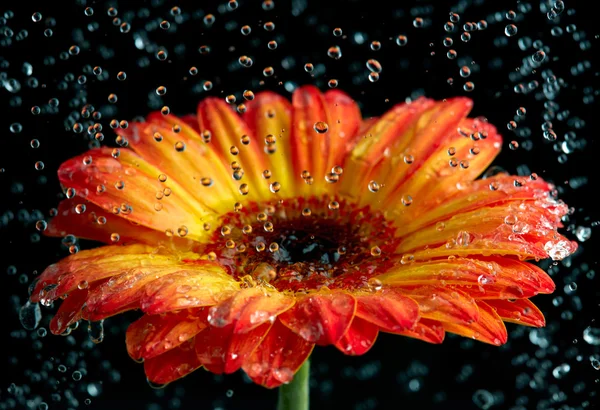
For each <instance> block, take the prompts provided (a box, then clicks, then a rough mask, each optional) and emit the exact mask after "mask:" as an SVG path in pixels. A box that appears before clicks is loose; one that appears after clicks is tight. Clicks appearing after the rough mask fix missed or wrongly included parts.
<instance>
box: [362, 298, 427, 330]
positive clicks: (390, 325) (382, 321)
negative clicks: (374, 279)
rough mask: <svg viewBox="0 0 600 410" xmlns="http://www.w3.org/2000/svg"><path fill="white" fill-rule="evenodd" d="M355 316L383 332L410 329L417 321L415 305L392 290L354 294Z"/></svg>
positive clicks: (417, 309)
mask: <svg viewBox="0 0 600 410" xmlns="http://www.w3.org/2000/svg"><path fill="white" fill-rule="evenodd" d="M354 297H355V298H356V303H357V306H356V316H358V317H360V318H362V319H364V320H366V321H367V322H370V323H373V324H374V325H376V326H378V327H380V328H381V330H383V331H385V332H398V331H401V330H405V329H412V328H413V327H414V325H415V323H416V322H417V321H418V320H419V306H418V305H417V303H416V302H415V301H414V300H412V299H410V298H408V297H406V296H404V295H402V294H400V293H398V292H396V291H395V290H393V289H383V290H382V291H377V292H375V293H355V294H354Z"/></svg>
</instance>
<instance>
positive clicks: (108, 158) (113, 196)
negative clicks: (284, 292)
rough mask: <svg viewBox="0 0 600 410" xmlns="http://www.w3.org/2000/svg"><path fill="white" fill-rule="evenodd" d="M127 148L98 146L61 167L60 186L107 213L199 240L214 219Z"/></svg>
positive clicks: (175, 183)
mask: <svg viewBox="0 0 600 410" xmlns="http://www.w3.org/2000/svg"><path fill="white" fill-rule="evenodd" d="M161 175H162V171H161V170H159V169H158V168H156V167H155V166H153V165H151V164H150V163H149V162H148V161H146V160H144V159H143V158H142V157H140V156H138V155H136V154H135V153H134V152H133V151H131V150H129V149H125V148H123V149H120V150H119V149H115V150H113V149H110V148H99V149H94V150H91V151H88V152H87V153H85V154H83V155H80V156H78V157H75V158H72V159H70V160H68V161H67V162H65V163H64V164H62V165H61V166H60V169H59V170H58V178H59V180H60V182H61V184H62V185H63V186H64V187H66V188H73V189H74V190H75V193H76V194H77V195H78V196H79V197H82V198H85V199H87V200H89V201H91V202H93V203H94V204H96V205H98V206H99V207H101V208H102V209H104V210H106V211H107V212H112V213H114V214H119V215H120V216H122V217H123V218H125V219H127V220H130V221H132V222H134V223H137V224H140V225H143V226H146V227H148V228H151V229H154V230H157V231H160V232H165V233H170V234H171V235H177V234H180V235H182V236H185V237H187V238H189V239H193V240H201V239H203V238H205V237H206V235H207V233H206V230H205V229H204V224H205V223H208V222H211V221H212V220H213V218H214V216H213V215H212V214H211V213H209V212H208V210H207V209H206V208H205V207H203V206H202V205H201V204H200V203H198V202H197V201H196V200H195V199H194V198H193V197H192V196H191V195H190V194H189V193H188V192H187V191H186V190H185V189H184V188H183V187H181V185H179V184H178V183H177V182H175V181H173V180H171V181H169V180H167V181H165V182H161V180H160V179H161V177H160V176H161Z"/></svg>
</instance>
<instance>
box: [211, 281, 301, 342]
mask: <svg viewBox="0 0 600 410" xmlns="http://www.w3.org/2000/svg"><path fill="white" fill-rule="evenodd" d="M293 305H294V298H293V297H292V296H288V295H284V294H283V293H280V292H277V291H272V290H267V289H262V288H258V287H255V288H248V289H242V290H241V291H238V292H236V293H235V294H234V295H233V296H232V297H230V298H228V299H227V300H224V301H223V302H221V303H219V304H218V305H216V306H213V307H212V308H210V310H209V317H208V320H209V322H210V324H211V325H212V326H216V327H224V326H227V325H230V324H233V325H234V326H233V331H234V332H235V333H247V332H249V331H250V330H253V329H255V328H257V327H258V326H260V325H262V324H263V323H273V322H274V321H275V318H276V317H277V315H279V314H281V313H283V312H285V311H286V310H288V309H289V308H291V307H292V306H293Z"/></svg>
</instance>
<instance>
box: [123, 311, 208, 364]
mask: <svg viewBox="0 0 600 410" xmlns="http://www.w3.org/2000/svg"><path fill="white" fill-rule="evenodd" d="M206 326H207V324H206V312H205V311H203V310H195V311H191V310H183V311H180V312H175V313H167V314H164V315H144V316H142V317H141V318H140V319H138V320H136V321H135V322H133V323H132V324H131V325H129V327H128V328H127V333H126V338H125V340H126V343H127V352H128V353H129V356H131V358H133V359H134V360H138V361H139V360H140V359H149V358H152V357H155V356H158V355H160V354H163V353H165V352H167V351H169V350H171V349H174V348H176V347H177V346H180V345H181V344H183V343H184V342H186V341H188V340H189V339H191V338H193V337H194V336H196V334H198V333H200V331H202V330H203V329H204V328H206Z"/></svg>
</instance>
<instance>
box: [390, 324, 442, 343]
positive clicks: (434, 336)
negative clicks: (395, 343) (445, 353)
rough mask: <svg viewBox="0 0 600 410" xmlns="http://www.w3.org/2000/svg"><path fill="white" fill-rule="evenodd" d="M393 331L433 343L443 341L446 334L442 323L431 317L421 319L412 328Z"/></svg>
mask: <svg viewBox="0 0 600 410" xmlns="http://www.w3.org/2000/svg"><path fill="white" fill-rule="evenodd" d="M393 333H394V334H397V335H402V336H408V337H412V338H413V339H419V340H422V341H424V342H427V343H432V344H440V343H442V342H443V341H444V337H445V335H446V332H445V331H444V326H443V325H442V323H441V322H438V321H435V320H431V319H421V320H419V321H418V322H417V324H416V325H415V327H413V328H412V329H410V330H402V331H400V332H393Z"/></svg>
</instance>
